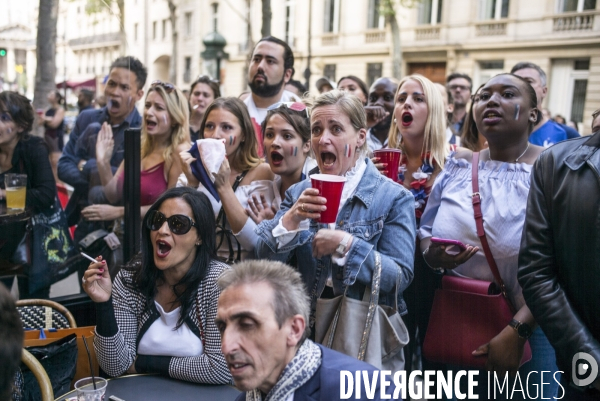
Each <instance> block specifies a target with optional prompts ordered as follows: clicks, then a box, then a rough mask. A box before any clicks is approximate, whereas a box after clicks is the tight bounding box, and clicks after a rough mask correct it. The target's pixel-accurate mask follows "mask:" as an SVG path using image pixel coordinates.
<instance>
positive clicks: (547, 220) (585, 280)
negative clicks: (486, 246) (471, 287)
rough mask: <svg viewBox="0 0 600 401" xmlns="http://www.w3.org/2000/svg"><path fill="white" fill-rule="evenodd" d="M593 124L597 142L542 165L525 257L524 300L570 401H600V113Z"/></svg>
mask: <svg viewBox="0 0 600 401" xmlns="http://www.w3.org/2000/svg"><path fill="white" fill-rule="evenodd" d="M592 118H593V120H592V132H593V133H592V136H589V137H583V138H578V139H571V140H569V141H565V142H561V143H559V144H556V145H554V146H552V147H551V148H550V149H548V150H546V151H544V152H543V153H542V154H541V155H540V156H539V158H538V160H537V161H536V162H535V165H534V166H533V171H532V173H531V188H530V190H529V199H528V202H527V216H526V220H525V226H524V227H523V236H522V238H521V250H520V253H519V271H518V278H519V284H521V287H523V297H524V298H525V302H527V306H529V309H531V313H533V316H534V317H535V320H536V322H537V323H538V324H539V325H540V327H541V328H542V330H543V331H544V333H545V334H546V335H547V336H548V340H549V341H550V343H551V344H552V346H553V347H554V349H555V351H556V359H557V364H558V367H559V369H560V370H561V371H563V372H564V373H563V375H562V379H563V385H562V387H564V394H563V397H561V398H563V399H565V400H570V401H571V400H573V401H575V400H598V399H600V376H599V375H598V370H599V369H598V364H599V363H600V312H599V311H600V291H598V283H600V264H599V263H598V260H599V258H600V247H599V246H598V244H600V230H598V221H600V209H599V208H598V205H599V204H600V183H599V182H598V176H599V175H600V109H598V110H596V111H595V112H594V113H593V115H592ZM567 383H568V384H567ZM559 393H560V390H559Z"/></svg>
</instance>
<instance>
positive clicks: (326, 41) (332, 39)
mask: <svg viewBox="0 0 600 401" xmlns="http://www.w3.org/2000/svg"><path fill="white" fill-rule="evenodd" d="M338 42H339V35H338V34H337V33H326V34H324V35H323V36H321V46H337V45H338Z"/></svg>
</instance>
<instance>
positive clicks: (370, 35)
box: [365, 30, 385, 43]
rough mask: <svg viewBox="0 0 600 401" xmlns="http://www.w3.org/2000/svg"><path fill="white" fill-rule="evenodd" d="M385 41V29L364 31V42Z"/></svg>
mask: <svg viewBox="0 0 600 401" xmlns="http://www.w3.org/2000/svg"><path fill="white" fill-rule="evenodd" d="M382 42H385V31H384V30H376V31H368V32H365V43H382Z"/></svg>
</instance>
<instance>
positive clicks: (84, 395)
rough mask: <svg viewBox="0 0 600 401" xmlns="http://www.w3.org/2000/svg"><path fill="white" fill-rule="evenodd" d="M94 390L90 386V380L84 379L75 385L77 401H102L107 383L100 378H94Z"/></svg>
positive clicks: (89, 378) (92, 386)
mask: <svg viewBox="0 0 600 401" xmlns="http://www.w3.org/2000/svg"><path fill="white" fill-rule="evenodd" d="M94 382H95V383H96V388H95V389H94V385H93V384H92V378H91V377H86V378H83V379H80V380H78V381H77V382H76V383H75V391H76V392H77V401H104V393H106V385H107V381H106V380H105V379H103V378H101V377H95V378H94Z"/></svg>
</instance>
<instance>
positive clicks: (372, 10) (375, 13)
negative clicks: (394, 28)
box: [367, 0, 385, 29]
mask: <svg viewBox="0 0 600 401" xmlns="http://www.w3.org/2000/svg"><path fill="white" fill-rule="evenodd" d="M380 7H381V0H369V12H368V18H369V19H368V21H367V28H369V29H383V28H384V27H385V18H384V17H383V15H380V14H379V9H380Z"/></svg>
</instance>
